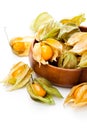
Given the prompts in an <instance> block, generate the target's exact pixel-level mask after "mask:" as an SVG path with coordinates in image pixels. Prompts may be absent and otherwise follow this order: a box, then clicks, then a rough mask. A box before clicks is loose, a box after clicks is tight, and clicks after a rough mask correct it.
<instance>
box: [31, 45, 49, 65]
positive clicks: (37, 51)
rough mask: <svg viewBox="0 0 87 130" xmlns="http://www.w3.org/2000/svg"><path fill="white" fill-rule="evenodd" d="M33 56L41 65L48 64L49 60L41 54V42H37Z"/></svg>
mask: <svg viewBox="0 0 87 130" xmlns="http://www.w3.org/2000/svg"><path fill="white" fill-rule="evenodd" d="M33 58H34V60H36V61H37V62H38V63H39V65H41V63H42V64H48V61H45V60H44V59H43V58H42V56H41V43H36V44H35V45H34V47H33Z"/></svg>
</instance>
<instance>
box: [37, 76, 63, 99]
mask: <svg viewBox="0 0 87 130" xmlns="http://www.w3.org/2000/svg"><path fill="white" fill-rule="evenodd" d="M35 81H36V82H37V83H39V84H40V86H42V88H43V89H44V90H45V91H46V92H47V93H48V94H50V95H53V96H56V97H58V98H63V96H62V94H61V93H60V92H59V90H58V89H57V88H55V87H53V85H52V84H51V82H50V81H48V80H47V79H45V78H42V77H38V78H36V79H35Z"/></svg>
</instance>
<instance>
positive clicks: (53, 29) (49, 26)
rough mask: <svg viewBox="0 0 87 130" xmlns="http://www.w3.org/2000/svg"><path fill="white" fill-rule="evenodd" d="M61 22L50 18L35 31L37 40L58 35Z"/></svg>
mask: <svg viewBox="0 0 87 130" xmlns="http://www.w3.org/2000/svg"><path fill="white" fill-rule="evenodd" d="M60 26H61V24H59V23H57V22H55V21H54V20H51V21H49V22H47V23H45V24H43V25H42V26H40V27H39V29H38V30H37V32H36V35H35V39H36V40H37V41H41V40H46V39H47V38H56V37H57V36H58V33H59V30H60Z"/></svg>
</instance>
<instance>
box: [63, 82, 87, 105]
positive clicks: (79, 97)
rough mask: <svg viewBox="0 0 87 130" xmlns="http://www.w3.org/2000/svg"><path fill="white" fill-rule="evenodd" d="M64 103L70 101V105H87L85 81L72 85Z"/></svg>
mask: <svg viewBox="0 0 87 130" xmlns="http://www.w3.org/2000/svg"><path fill="white" fill-rule="evenodd" d="M64 103H65V104H66V103H71V104H72V106H84V105H87V82H84V83H81V84H79V85H76V86H73V88H72V89H71V91H70V93H69V94H68V96H67V97H66V99H65V102H64Z"/></svg>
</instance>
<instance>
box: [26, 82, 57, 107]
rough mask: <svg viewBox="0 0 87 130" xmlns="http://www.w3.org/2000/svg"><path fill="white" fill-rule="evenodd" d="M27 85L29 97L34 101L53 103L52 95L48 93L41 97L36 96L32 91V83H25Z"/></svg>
mask: <svg viewBox="0 0 87 130" xmlns="http://www.w3.org/2000/svg"><path fill="white" fill-rule="evenodd" d="M26 87H27V91H28V93H29V95H30V97H31V98H32V99H33V100H35V101H38V102H42V103H46V104H50V105H54V104H55V102H54V100H53V97H52V96H51V95H49V94H46V95H45V96H44V97H41V96H38V95H36V94H35V93H34V91H33V89H32V84H31V83H28V84H27V85H26Z"/></svg>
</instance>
